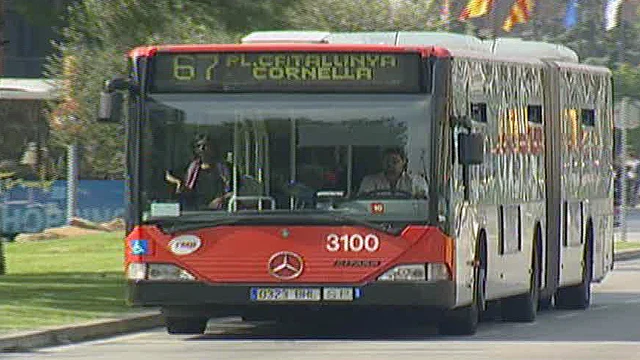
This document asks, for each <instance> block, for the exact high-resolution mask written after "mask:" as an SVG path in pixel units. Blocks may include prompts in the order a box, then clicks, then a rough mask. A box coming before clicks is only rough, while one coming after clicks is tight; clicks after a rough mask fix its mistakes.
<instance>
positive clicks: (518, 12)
mask: <svg viewBox="0 0 640 360" xmlns="http://www.w3.org/2000/svg"><path fill="white" fill-rule="evenodd" d="M534 5H535V0H516V1H515V2H514V3H513V5H512V6H511V11H509V15H508V16H507V18H506V20H505V21H504V23H503V24H502V30H504V31H507V32H509V31H511V29H512V28H513V26H514V25H515V24H524V23H526V22H527V21H529V18H530V17H531V14H532V13H533V6H534Z"/></svg>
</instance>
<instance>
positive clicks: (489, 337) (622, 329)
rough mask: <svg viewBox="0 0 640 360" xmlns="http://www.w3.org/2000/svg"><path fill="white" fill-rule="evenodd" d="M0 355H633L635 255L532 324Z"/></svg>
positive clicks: (284, 329)
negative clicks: (458, 331)
mask: <svg viewBox="0 0 640 360" xmlns="http://www.w3.org/2000/svg"><path fill="white" fill-rule="evenodd" d="M1 357H2V359H7V360H8V359H12V360H15V359H30V360H38V359H48V360H53V359H65V360H68V359H92V360H123V359H136V360H147V359H148V360H172V359H190V360H195V359H247V360H249V359H250V360H255V359H261V360H272V359H273V360H275V359H291V360H294V359H305V360H313V359H332V360H339V359H350V360H357V359H367V360H374V359H394V360H401V359H429V360H439V359H447V360H451V359H455V360H458V359H460V360H465V359H474V360H479V359H491V360H496V359H515V360H523V359H545V360H555V359H558V360H560V359H562V360H569V359H580V360H590V359H592V360H596V359H597V360H602V359H616V360H625V359H629V360H637V359H640V260H633V261H626V262H619V263H618V264H617V265H616V269H615V270H614V271H613V272H612V273H610V274H609V275H608V277H607V278H606V280H605V281H604V282H603V283H601V284H595V285H594V297H593V305H592V307H591V308H590V309H589V310H587V311H558V310H553V311H545V312H543V313H541V314H540V315H539V317H538V320H537V321H536V322H535V323H532V324H516V323H503V322H500V321H488V322H483V323H482V324H481V325H480V329H479V331H478V333H477V334H476V335H475V336H470V337H445V336H440V335H437V334H435V330H434V329H433V328H432V327H430V326H418V325H410V324H409V325H408V324H406V323H405V324H396V325H390V324H388V323H375V322H374V323H370V324H367V325H362V324H358V325H354V326H345V325H344V324H333V325H325V326H322V327H321V328H317V329H312V328H311V327H310V324H302V325H299V326H278V325H274V324H269V323H263V324H246V323H241V322H239V321H238V320H236V319H219V320H215V321H214V320H212V321H211V322H210V323H209V328H208V331H207V334H206V335H203V336H182V335H181V336H169V335H167V334H166V333H165V331H164V329H157V330H153V331H148V332H142V333H137V334H132V335H126V336H121V337H115V338H111V339H107V340H100V341H94V342H87V343H81V344H74V345H68V346H61V347H56V348H49V349H41V350H38V351H34V352H30V353H13V354H2V356H1Z"/></svg>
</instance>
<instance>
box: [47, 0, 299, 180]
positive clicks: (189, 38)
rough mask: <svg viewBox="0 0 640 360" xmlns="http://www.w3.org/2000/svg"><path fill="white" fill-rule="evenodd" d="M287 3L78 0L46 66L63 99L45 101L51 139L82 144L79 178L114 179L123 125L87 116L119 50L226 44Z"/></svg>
mask: <svg viewBox="0 0 640 360" xmlns="http://www.w3.org/2000/svg"><path fill="white" fill-rule="evenodd" d="M289 1H290V0H286V1H276V0H269V1H261V2H260V4H259V5H254V3H255V2H253V1H248V0H235V1H229V0H219V1H212V0H209V1H207V0H191V1H188V0H156V1H153V2H150V1H143V0H111V1H102V0H78V1H77V2H75V3H74V4H72V5H71V6H70V8H69V12H68V14H67V19H68V24H67V25H66V26H65V27H64V28H63V29H62V32H61V36H62V40H61V41H60V42H58V43H57V44H56V54H55V55H54V56H52V57H51V58H50V59H49V60H48V65H47V76H48V77H51V78H56V79H62V82H63V84H64V85H63V87H62V94H61V95H62V99H63V100H62V101H61V102H57V103H53V104H51V124H52V128H53V130H54V131H53V135H54V141H55V142H56V143H57V144H60V145H62V144H69V143H70V142H71V141H74V142H78V143H79V144H80V145H81V146H82V148H83V150H84V151H83V162H84V164H83V165H84V166H81V176H82V177H97V178H113V177H117V176H121V175H122V169H123V167H122V160H123V157H124V156H123V146H122V144H123V140H122V136H123V129H122V127H121V126H106V125H98V124H96V123H95V121H94V120H93V119H95V117H96V111H97V102H98V96H99V93H100V90H101V89H102V86H103V84H104V81H105V80H106V79H107V78H108V77H111V76H113V75H117V74H125V73H126V66H127V62H126V53H127V51H129V50H130V49H132V48H133V47H135V46H138V45H144V44H148V45H153V44H159V43H215V42H234V41H235V40H236V39H237V38H238V37H239V36H240V34H239V33H238V32H239V31H244V30H246V29H250V28H253V27H254V26H259V27H268V26H272V25H274V26H275V24H277V23H278V22H279V21H280V20H277V19H281V18H282V17H281V16H278V14H280V13H281V12H283V11H284V7H285V5H286V4H287V3H288V2H289Z"/></svg>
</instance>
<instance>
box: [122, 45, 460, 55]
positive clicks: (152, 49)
mask: <svg viewBox="0 0 640 360" xmlns="http://www.w3.org/2000/svg"><path fill="white" fill-rule="evenodd" d="M238 51H244V52H278V51H311V52H314V51H315V52H349V51H362V52H381V53H406V52H414V53H420V54H421V55H423V56H439V57H446V56H450V54H449V52H448V51H447V50H445V49H443V48H439V47H435V46H409V45H407V46H404V45H403V46H395V45H388V44H349V43H344V44H326V43H322V44H318V43H293V42H283V43H252V44H188V45H186V44H185V45H181V44H174V45H157V46H140V47H137V48H135V49H133V50H131V51H130V52H129V57H132V58H136V57H152V56H154V55H155V54H157V53H181V52H182V53H193V52H238Z"/></svg>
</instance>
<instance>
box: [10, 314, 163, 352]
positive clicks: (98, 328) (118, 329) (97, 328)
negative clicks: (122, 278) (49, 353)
mask: <svg viewBox="0 0 640 360" xmlns="http://www.w3.org/2000/svg"><path fill="white" fill-rule="evenodd" d="M163 325H164V317H163V316H162V314H160V313H153V314H145V315H136V316H130V317H126V318H123V319H111V320H100V321H95V322H91V323H85V324H75V325H72V326H63V327H58V328H52V329H47V330H38V331H30V332H27V333H19V334H9V335H6V336H4V337H3V336H1V335H0V353H2V352H20V351H27V350H30V349H36V348H42V347H48V346H56V345H67V344H72V343H75V342H80V341H87V340H95V339H99V338H106V337H110V336H114V335H120V334H126V333H131V332H136V331H141V330H148V329H152V328H155V327H159V326H163Z"/></svg>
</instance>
